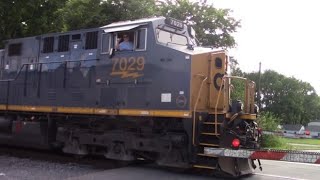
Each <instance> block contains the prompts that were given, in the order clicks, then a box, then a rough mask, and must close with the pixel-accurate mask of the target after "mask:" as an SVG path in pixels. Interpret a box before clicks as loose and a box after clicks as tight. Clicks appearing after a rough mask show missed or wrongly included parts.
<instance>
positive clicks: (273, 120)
mask: <svg viewBox="0 0 320 180" xmlns="http://www.w3.org/2000/svg"><path fill="white" fill-rule="evenodd" d="M257 122H258V125H259V127H261V128H262V129H263V130H264V131H276V130H277V129H278V128H277V127H278V125H279V124H280V122H281V119H280V118H278V117H276V116H275V115H274V114H273V113H271V112H267V111H266V112H262V113H261V114H260V115H259V117H258V119H257Z"/></svg>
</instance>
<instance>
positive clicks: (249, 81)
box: [215, 75, 255, 132]
mask: <svg viewBox="0 0 320 180" xmlns="http://www.w3.org/2000/svg"><path fill="white" fill-rule="evenodd" d="M226 79H240V80H243V81H246V87H245V93H246V94H245V95H246V98H245V102H244V104H245V106H246V109H245V112H250V111H252V108H251V109H249V110H248V109H247V105H248V104H249V102H248V101H249V96H250V91H249V90H248V89H249V87H248V86H249V83H252V84H253V85H254V86H253V87H255V82H254V81H251V80H249V79H247V78H244V77H239V76H228V75H224V76H223V77H222V82H221V84H224V83H225V82H226ZM222 87H223V86H222V85H221V86H220V89H219V92H218V98H217V101H216V105H215V124H217V123H218V104H219V100H220V95H221V91H222ZM251 95H252V94H251ZM252 100H253V99H252ZM217 131H218V127H217V126H215V132H217Z"/></svg>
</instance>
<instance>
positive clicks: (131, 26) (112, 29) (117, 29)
mask: <svg viewBox="0 0 320 180" xmlns="http://www.w3.org/2000/svg"><path fill="white" fill-rule="evenodd" d="M141 25H144V24H136V25H128V26H121V27H114V28H108V29H105V30H104V32H105V33H110V32H118V31H128V30H131V29H134V28H137V27H139V26H141Z"/></svg>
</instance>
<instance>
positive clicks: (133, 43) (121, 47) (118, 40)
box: [101, 28, 147, 53]
mask: <svg viewBox="0 0 320 180" xmlns="http://www.w3.org/2000/svg"><path fill="white" fill-rule="evenodd" d="M101 44H102V46H101V48H102V49H101V52H102V53H106V52H109V50H110V48H114V49H116V51H117V52H130V51H145V50H146V48H147V29H146V28H139V29H135V30H130V31H119V32H113V33H106V34H103V35H102V42H101Z"/></svg>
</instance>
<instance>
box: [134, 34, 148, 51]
mask: <svg viewBox="0 0 320 180" xmlns="http://www.w3.org/2000/svg"><path fill="white" fill-rule="evenodd" d="M136 40H137V41H136V50H146V47H147V29H138V30H137V31H136Z"/></svg>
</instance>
